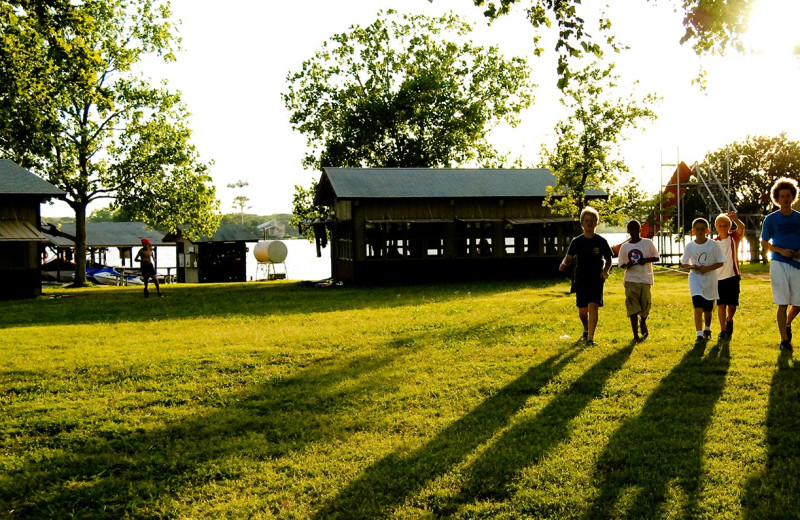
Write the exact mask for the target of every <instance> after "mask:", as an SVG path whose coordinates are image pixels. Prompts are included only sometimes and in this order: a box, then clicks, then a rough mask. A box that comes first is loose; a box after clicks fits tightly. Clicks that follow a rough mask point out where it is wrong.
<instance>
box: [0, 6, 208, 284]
mask: <svg viewBox="0 0 800 520" xmlns="http://www.w3.org/2000/svg"><path fill="white" fill-rule="evenodd" d="M175 30H176V28H175V25H174V24H173V23H172V22H171V21H170V11H169V4H168V3H166V4H163V5H162V4H157V3H155V2H154V1H152V0H94V1H91V2H74V1H70V0H50V1H48V2H40V1H36V0H19V1H5V0H2V1H0V34H2V39H0V77H3V81H2V83H1V84H0V154H1V155H3V156H6V157H9V158H11V159H13V160H15V161H16V162H18V163H19V164H21V165H22V166H25V167H27V168H29V169H30V170H31V171H33V172H34V173H37V174H39V175H41V176H42V177H44V178H45V179H47V180H48V181H49V182H51V183H52V184H54V185H56V186H58V187H59V188H61V189H63V190H65V191H66V192H67V194H68V196H67V203H68V204H69V205H70V206H71V207H72V209H73V210H74V211H75V216H76V237H75V242H76V259H77V262H78V265H77V269H76V282H77V283H79V284H81V283H84V282H85V270H84V266H85V260H86V258H85V250H86V244H85V221H86V208H87V205H88V204H89V203H91V202H92V201H95V200H98V199H103V198H108V199H111V200H112V204H113V207H115V208H122V209H124V211H125V212H126V213H127V214H128V215H129V217H130V218H131V219H134V220H142V221H144V222H146V223H148V224H149V225H151V226H153V227H160V228H164V229H167V230H174V229H176V228H177V226H179V225H188V226H189V227H190V229H191V231H189V232H190V233H192V232H194V233H204V234H211V233H213V231H214V229H215V228H216V225H217V223H218V216H217V215H216V214H215V210H216V209H217V206H218V203H217V201H216V198H215V191H214V188H213V186H212V185H211V184H210V181H211V179H210V177H209V174H208V171H209V166H208V165H207V164H204V163H202V162H200V160H199V157H198V153H197V151H196V149H195V147H194V146H193V145H192V144H191V142H190V136H191V130H190V129H189V127H188V125H187V117H188V112H187V110H186V107H185V106H184V105H183V103H182V102H181V99H180V95H179V93H177V92H173V91H170V90H169V89H168V88H167V85H166V84H165V83H162V84H161V85H158V86H152V85H151V84H150V83H149V81H148V80H147V79H145V78H142V77H141V76H140V74H138V73H137V71H136V66H137V64H138V63H139V62H141V61H142V60H143V59H144V58H145V57H147V56H152V55H155V56H160V57H162V58H163V59H165V60H167V61H169V60H172V59H174V56H173V51H174V49H175V47H176V45H177V39H176V36H175Z"/></svg>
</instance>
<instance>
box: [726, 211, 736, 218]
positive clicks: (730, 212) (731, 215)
mask: <svg viewBox="0 0 800 520" xmlns="http://www.w3.org/2000/svg"><path fill="white" fill-rule="evenodd" d="M727 215H728V218H730V219H731V220H736V219H737V218H738V217H739V215H738V213H736V212H735V211H729V212H728V213H727Z"/></svg>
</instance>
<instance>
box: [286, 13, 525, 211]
mask: <svg viewBox="0 0 800 520" xmlns="http://www.w3.org/2000/svg"><path fill="white" fill-rule="evenodd" d="M471 30H472V28H471V26H470V25H469V24H468V23H466V22H464V21H463V20H461V19H460V18H458V17H456V16H455V15H446V16H442V17H440V18H429V17H426V16H422V15H408V14H405V15H399V14H398V13H396V12H394V11H387V12H386V13H379V15H378V18H377V20H375V22H373V23H372V24H370V25H369V26H366V27H361V26H358V25H354V26H352V27H350V29H349V31H348V32H346V33H341V34H336V35H334V36H333V37H331V38H330V39H329V40H328V41H327V42H325V43H324V44H323V46H322V48H321V49H320V50H319V51H317V52H316V53H315V54H314V56H313V57H311V58H310V59H308V60H306V61H305V62H304V63H303V64H302V66H301V68H300V69H299V70H297V71H295V72H290V73H289V74H288V76H287V83H288V89H287V91H286V93H285V94H284V96H283V99H284V103H285V105H286V108H287V109H288V110H289V112H290V122H291V124H292V126H293V128H294V129H295V130H297V131H299V132H302V133H303V134H305V135H306V137H307V138H308V142H309V147H310V152H309V154H308V155H307V156H306V158H305V161H304V164H305V165H306V167H311V168H315V169H319V168H321V167H322V166H348V167H369V166H376V167H377V166H380V167H437V166H451V165H458V164H463V163H465V162H468V161H472V160H475V161H484V162H485V161H491V160H494V159H496V158H497V157H498V154H497V152H496V151H495V150H494V148H493V147H492V146H491V145H490V144H489V143H488V141H487V135H488V133H489V131H490V130H491V129H492V128H493V127H495V126H496V125H497V124H498V123H500V122H501V121H506V122H508V123H510V124H512V125H513V124H516V122H517V118H516V116H517V114H518V113H519V112H520V111H521V110H522V109H524V108H526V107H527V106H529V105H530V103H531V101H532V99H533V96H532V87H533V85H532V83H531V82H530V71H529V69H528V67H527V65H526V62H525V60H524V59H521V58H510V59H506V58H504V57H503V56H501V54H500V52H499V50H498V49H497V48H496V47H481V46H477V45H475V44H473V43H471V42H470V41H469V39H468V35H469V33H470V31H471ZM304 192H305V194H302V193H300V192H298V194H299V195H302V196H300V197H299V199H300V200H301V202H302V201H305V202H304V203H302V204H301V205H300V206H298V205H297V204H296V205H295V212H296V214H297V213H300V214H303V213H304V212H309V211H310V208H309V202H308V197H307V194H308V193H310V192H309V190H304ZM298 194H296V197H295V201H296V202H297V200H298Z"/></svg>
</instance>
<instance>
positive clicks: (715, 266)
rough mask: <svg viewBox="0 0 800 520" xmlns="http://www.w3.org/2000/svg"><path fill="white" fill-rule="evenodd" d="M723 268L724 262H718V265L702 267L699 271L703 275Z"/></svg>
mask: <svg viewBox="0 0 800 520" xmlns="http://www.w3.org/2000/svg"><path fill="white" fill-rule="evenodd" d="M722 266H723V262H717V263H716V264H711V265H701V266H700V267H699V268H698V269H697V270H698V271H700V272H701V273H710V272H711V271H713V270H715V269H719V268H720V267H722Z"/></svg>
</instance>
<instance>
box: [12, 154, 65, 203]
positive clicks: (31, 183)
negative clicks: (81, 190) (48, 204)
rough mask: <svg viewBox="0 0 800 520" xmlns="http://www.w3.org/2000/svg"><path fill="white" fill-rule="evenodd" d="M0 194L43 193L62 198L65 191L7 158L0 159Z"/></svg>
mask: <svg viewBox="0 0 800 520" xmlns="http://www.w3.org/2000/svg"><path fill="white" fill-rule="evenodd" d="M0 194H3V195H45V196H49V197H59V198H63V197H64V196H65V195H66V193H65V192H64V191H62V190H60V189H58V188H56V187H55V186H53V185H52V184H50V183H49V182H47V181H46V180H44V179H42V178H41V177H39V176H37V175H34V174H33V173H31V172H29V171H28V170H26V169H25V168H23V167H22V166H19V165H18V164H17V163H15V162H14V161H11V160H9V159H0Z"/></svg>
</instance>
